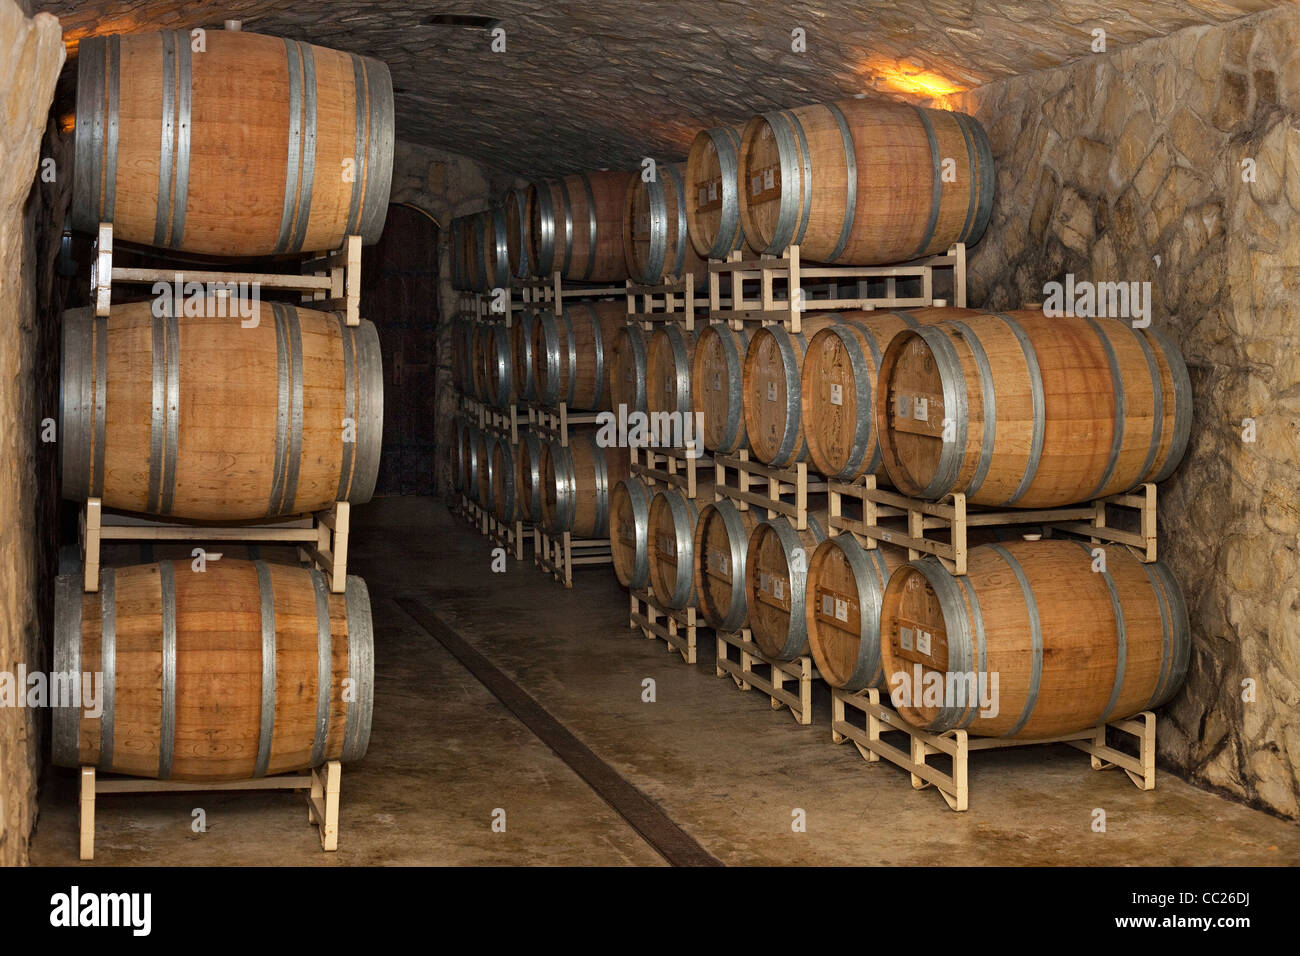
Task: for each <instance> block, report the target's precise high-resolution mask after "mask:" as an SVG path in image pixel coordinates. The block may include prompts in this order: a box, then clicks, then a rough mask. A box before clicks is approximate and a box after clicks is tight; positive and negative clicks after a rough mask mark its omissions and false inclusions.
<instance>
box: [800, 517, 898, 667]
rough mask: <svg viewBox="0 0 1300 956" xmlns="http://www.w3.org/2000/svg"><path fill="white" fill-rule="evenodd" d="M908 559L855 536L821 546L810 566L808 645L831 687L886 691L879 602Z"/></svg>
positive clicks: (826, 542) (806, 612)
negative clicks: (867, 545)
mask: <svg viewBox="0 0 1300 956" xmlns="http://www.w3.org/2000/svg"><path fill="white" fill-rule="evenodd" d="M906 560H907V555H906V553H905V552H903V551H901V550H900V549H898V548H891V547H875V548H870V549H868V548H864V547H862V545H860V544H858V541H857V539H856V538H854V537H853V535H851V534H847V533H846V534H838V535H836V536H835V537H833V538H827V539H826V540H825V541H823V542H822V543H821V544H819V545H817V550H816V551H814V552H813V553H812V557H811V558H810V559H809V561H808V582H807V595H806V600H805V608H804V610H805V614H806V615H807V626H808V645H809V648H810V650H811V651H812V656H813V660H815V661H816V662H817V670H818V672H819V673H820V674H821V675H822V677H823V678H824V679H825V681H826V683H828V684H830V685H831V686H832V687H841V688H843V689H845V690H852V691H858V690H863V689H864V688H867V687H881V686H883V681H884V670H883V669H882V666H881V663H880V602H881V601H882V600H883V598H884V596H885V584H886V582H887V581H888V580H889V575H890V574H891V572H892V571H893V570H894V568H896V567H898V566H899V565H901V564H904V563H906Z"/></svg>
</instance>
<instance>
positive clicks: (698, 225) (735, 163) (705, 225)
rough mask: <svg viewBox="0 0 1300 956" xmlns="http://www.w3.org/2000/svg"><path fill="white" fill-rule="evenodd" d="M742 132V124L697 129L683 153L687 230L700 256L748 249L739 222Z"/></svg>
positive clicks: (720, 255) (716, 256)
mask: <svg viewBox="0 0 1300 956" xmlns="http://www.w3.org/2000/svg"><path fill="white" fill-rule="evenodd" d="M743 132H744V127H743V126H736V127H732V126H719V127H716V128H714V129H705V130H700V132H698V133H696V134H695V139H694V140H693V141H692V142H691V151H690V154H689V155H688V156H687V157H686V183H685V187H686V189H685V191H686V224H687V231H688V233H689V235H690V239H691V244H692V245H693V246H694V247H695V251H696V253H697V254H699V255H700V256H701V257H702V258H704V259H725V258H727V256H728V255H730V254H731V253H733V252H735V251H736V250H737V249H745V250H746V251H749V250H748V249H747V247H746V245H745V234H744V232H743V231H742V229H741V223H740V181H741V180H740V164H739V150H740V140H741V135H742V134H743ZM746 258H749V256H746Z"/></svg>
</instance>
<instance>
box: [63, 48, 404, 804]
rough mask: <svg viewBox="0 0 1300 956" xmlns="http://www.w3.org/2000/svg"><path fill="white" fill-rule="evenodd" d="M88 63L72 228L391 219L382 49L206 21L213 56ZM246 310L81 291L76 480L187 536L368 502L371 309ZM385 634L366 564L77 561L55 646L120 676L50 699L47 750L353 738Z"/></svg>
mask: <svg viewBox="0 0 1300 956" xmlns="http://www.w3.org/2000/svg"><path fill="white" fill-rule="evenodd" d="M77 84H78V85H77V113H76V143H75V149H76V171H75V180H74V185H73V206H72V217H73V223H74V225H75V226H76V227H77V228H79V229H83V230H92V231H93V230H96V229H98V227H99V226H100V224H101V223H111V224H112V227H113V234H114V235H115V236H116V237H117V238H118V239H122V240H127V241H130V242H133V243H139V244H142V245H148V246H153V247H156V248H157V249H159V250H167V251H175V252H180V253H186V254H189V253H200V254H204V255H207V256H214V257H219V258H220V259H221V260H225V261H229V262H232V265H233V261H234V260H236V259H238V258H239V257H252V256H258V257H262V256H270V255H276V254H286V253H297V254H303V253H315V254H318V253H319V252H320V251H322V250H324V251H333V250H335V249H337V248H339V247H340V246H342V245H343V243H344V241H345V239H346V237H348V236H353V235H360V236H361V238H362V241H363V242H365V243H373V242H375V241H376V240H377V239H378V238H379V235H380V233H381V232H382V230H383V226H384V220H385V215H386V212H387V207H388V193H389V183H390V181H391V174H392V153H393V99H392V84H391V81H390V79H389V73H388V69H387V67H386V66H385V65H384V64H383V63H381V62H379V61H377V60H373V59H370V58H368V57H362V56H357V55H354V54H347V53H341V52H338V51H335V50H329V49H325V48H323V47H318V46H314V45H312V44H309V43H305V42H299V41H296V40H290V39H282V38H279V37H271V36H260V35H256V34H249V33H242V32H234V31H231V32H209V33H208V34H207V36H206V49H205V52H204V53H203V54H202V55H201V56H199V55H191V38H190V35H189V33H188V31H181V32H166V33H154V34H133V35H127V36H103V37H87V38H85V39H83V40H82V41H81V43H80V46H79V63H78V70H77ZM160 103H161V110H160V109H159V104H160ZM151 104H152V105H151ZM279 111H283V112H279ZM277 115H278V116H280V117H282V119H279V120H276V119H273V117H275V116H277ZM281 124H287V125H281ZM286 142H287V143H288V150H287V152H286V149H285V143H286ZM277 143H278V144H279V145H278V146H277V145H276V144H277ZM340 168H350V169H351V170H353V171H354V173H355V175H354V176H351V177H340V176H339V175H338V170H339V169H340ZM232 197H237V199H233V200H232ZM160 254H162V253H160ZM207 268H209V269H217V268H219V267H218V266H208V267H207ZM294 268H295V269H296V266H295V267H294ZM182 269H183V267H182ZM231 275H232V276H234V277H236V278H237V276H236V275H235V273H232V274H231ZM253 309H254V311H253V315H252V317H251V320H247V319H244V320H241V317H240V316H238V315H236V316H234V317H228V315H227V309H226V307H225V303H224V302H223V301H218V299H217V298H216V297H215V296H208V297H206V298H204V299H202V301H201V303H200V304H199V306H198V307H197V308H195V303H194V302H192V301H189V300H188V299H187V301H186V303H185V308H184V309H177V308H176V307H175V299H173V298H171V297H168V296H165V295H164V296H161V297H159V298H157V299H155V300H153V301H141V302H114V303H112V304H111V305H110V308H109V310H108V314H107V315H106V316H103V317H97V316H96V315H95V314H94V312H93V311H92V310H90V309H74V310H72V311H69V312H67V313H65V314H64V316H63V342H62V391H61V405H60V418H61V421H60V427H59V436H60V447H61V456H62V461H61V470H62V484H63V495H64V496H65V497H67V498H70V499H73V500H76V501H80V502H86V501H89V500H90V499H98V501H99V502H100V503H101V504H102V506H103V508H105V509H115V510H118V511H122V512H130V513H133V514H134V515H136V516H143V517H145V518H152V519H164V520H166V521H167V522H169V523H179V524H182V525H184V524H192V530H193V535H192V539H193V540H194V541H204V540H211V535H212V533H213V532H212V530H211V525H212V524H224V525H235V524H247V523H249V522H256V521H262V520H265V519H275V518H283V517H290V516H292V517H297V516H299V515H303V514H306V513H310V512H317V511H321V510H325V509H328V508H330V507H331V506H332V505H333V504H334V503H335V502H352V503H358V504H359V503H363V502H365V501H368V500H369V499H370V497H371V495H372V493H373V492H374V488H375V480H376V475H377V472H378V467H379V455H380V442H381V436H382V432H383V368H382V363H381V359H380V352H379V339H378V335H377V333H376V330H375V326H374V325H373V324H371V323H370V322H369V321H366V320H362V321H361V323H360V325H356V326H349V325H347V324H346V323H345V321H344V319H343V317H342V316H341V315H337V314H334V313H326V312H321V311H317V310H315V309H312V308H309V307H303V306H300V305H296V304H291V303H289V302H279V301H276V302H271V301H254V302H253ZM195 312H198V313H199V314H197V315H196V314H194V313H195ZM232 412H234V414H232ZM199 522H202V524H199ZM218 537H219V535H218ZM185 553H186V554H189V551H188V549H186V552H185ZM373 644H374V639H373V633H372V625H371V612H370V601H369V597H368V594H367V590H366V585H365V582H364V581H362V580H361V579H360V578H358V577H356V576H352V575H349V576H347V577H346V582H345V585H344V587H343V590H341V591H339V592H337V593H333V592H331V590H330V586H329V583H328V582H327V579H326V577H325V576H324V575H323V574H322V573H321V572H320V571H319V570H316V569H314V568H310V567H305V566H299V565H297V564H280V563H273V562H269V561H266V560H243V559H238V558H235V557H227V558H226V559H225V560H222V561H220V562H219V563H216V562H207V563H199V562H196V563H193V564H192V563H191V561H190V559H189V558H188V557H186V558H184V559H182V560H172V559H165V560H159V561H156V562H152V563H148V564H143V565H135V566H126V567H105V568H103V569H102V570H101V571H100V572H99V579H98V580H97V581H86V580H85V579H84V576H83V574H81V573H75V574H65V575H61V576H60V577H59V578H58V580H57V584H56V595H55V630H54V667H55V669H56V670H60V671H73V672H77V673H82V672H100V673H102V674H103V675H104V701H103V702H104V706H103V709H102V715H101V716H99V717H97V718H89V717H84V716H83V715H82V714H81V712H80V710H79V709H75V708H67V709H62V708H61V709H58V710H56V712H55V716H54V722H53V759H54V762H55V763H56V764H59V765H61V766H70V767H78V766H96V767H98V768H99V769H101V770H104V771H111V772H115V773H124V774H131V775H134V776H142V777H155V778H160V779H164V780H166V779H173V780H184V781H200V782H206V781H227V780H242V779H247V778H253V777H262V776H265V775H268V774H277V773H283V772H287V771H294V770H302V769H305V768H309V767H317V766H319V765H321V764H323V763H325V762H327V761H333V760H345V761H346V760H357V759H360V758H361V757H362V756H363V755H364V754H365V752H366V748H367V745H368V741H369V737H370V725H371V712H372V703H373V659H374V648H373Z"/></svg>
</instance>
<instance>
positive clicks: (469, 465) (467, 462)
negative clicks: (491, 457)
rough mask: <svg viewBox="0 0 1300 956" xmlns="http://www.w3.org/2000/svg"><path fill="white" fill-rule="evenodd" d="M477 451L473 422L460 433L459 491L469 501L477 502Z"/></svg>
mask: <svg viewBox="0 0 1300 956" xmlns="http://www.w3.org/2000/svg"><path fill="white" fill-rule="evenodd" d="M478 449H479V427H478V426H477V425H475V424H474V423H473V422H466V423H465V428H464V430H463V431H462V432H461V433H460V458H459V460H460V489H461V493H462V494H464V495H465V497H466V498H469V499H470V500H471V501H477V500H478V475H479V467H480V461H479V457H478Z"/></svg>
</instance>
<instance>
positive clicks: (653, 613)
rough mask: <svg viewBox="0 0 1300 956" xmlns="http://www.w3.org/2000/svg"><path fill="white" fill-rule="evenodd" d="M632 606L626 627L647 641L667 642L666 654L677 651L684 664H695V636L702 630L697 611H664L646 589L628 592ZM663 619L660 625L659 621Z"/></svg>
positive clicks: (681, 609)
mask: <svg viewBox="0 0 1300 956" xmlns="http://www.w3.org/2000/svg"><path fill="white" fill-rule="evenodd" d="M629 598H630V600H631V604H632V610H631V614H630V615H629V616H628V627H630V628H632V629H633V630H635V629H637V628H640V629H641V633H642V634H644V635H645V636H646V638H647V639H649V640H654V639H656V638H658V639H659V640H661V641H665V642H667V645H668V653H670V654H671V653H672V652H673V651H676V652H677V653H679V654H680V655H681V656H682V660H683V661H685V662H686V663H687V664H694V663H695V660H696V643H695V640H696V636H697V632H698V629H699V628H700V627H701V626H702V625H701V624H700V622H699V620H698V618H697V616H696V609H695V608H693V607H688V608H666V607H663V606H662V605H661V604H660V603H659V602H658V601H657V600H656V599H655V596H654V594H653V593H651V592H650V591H649V590H647V589H645V588H641V589H637V590H633V591H630V592H629ZM661 618H662V621H661V620H660V619H661Z"/></svg>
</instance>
